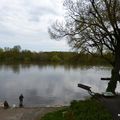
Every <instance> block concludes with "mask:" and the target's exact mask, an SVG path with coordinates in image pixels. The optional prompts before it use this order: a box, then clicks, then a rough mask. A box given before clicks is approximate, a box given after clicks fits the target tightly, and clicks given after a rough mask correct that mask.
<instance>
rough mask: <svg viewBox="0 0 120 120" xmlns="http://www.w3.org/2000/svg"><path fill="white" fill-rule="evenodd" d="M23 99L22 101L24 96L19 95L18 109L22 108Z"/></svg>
mask: <svg viewBox="0 0 120 120" xmlns="http://www.w3.org/2000/svg"><path fill="white" fill-rule="evenodd" d="M23 99H24V96H23V95H22V94H21V95H20V96H19V101H20V103H19V107H23Z"/></svg>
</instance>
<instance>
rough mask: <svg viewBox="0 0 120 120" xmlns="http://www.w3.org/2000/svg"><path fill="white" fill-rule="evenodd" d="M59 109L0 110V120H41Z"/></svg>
mask: <svg viewBox="0 0 120 120" xmlns="http://www.w3.org/2000/svg"><path fill="white" fill-rule="evenodd" d="M58 109H60V108H59V107H57V108H55V107H48V108H45V107H43V108H14V109H12V108H9V109H3V108H0V120H36V119H37V118H38V116H39V118H41V117H42V116H44V115H45V114H46V113H48V112H52V111H55V110H58Z"/></svg>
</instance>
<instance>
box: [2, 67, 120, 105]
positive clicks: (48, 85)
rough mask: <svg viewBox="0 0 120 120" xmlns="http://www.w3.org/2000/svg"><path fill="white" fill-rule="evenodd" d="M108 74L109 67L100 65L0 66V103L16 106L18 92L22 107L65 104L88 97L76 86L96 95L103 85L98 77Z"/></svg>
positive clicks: (102, 88) (103, 87)
mask: <svg viewBox="0 0 120 120" xmlns="http://www.w3.org/2000/svg"><path fill="white" fill-rule="evenodd" d="M110 73H111V72H110V67H102V66H101V67H95V66H94V67H85V66H81V67H80V66H79V67H70V66H52V65H42V66H41V65H0V101H4V100H7V101H8V102H9V103H10V104H17V105H18V102H19V101H18V97H19V95H20V94H21V93H22V94H23V95H24V97H25V98H24V104H25V106H56V105H69V103H70V101H71V100H74V99H76V100H79V99H85V98H87V97H89V94H88V93H87V91H85V90H82V89H80V88H78V87H77V84H78V83H83V84H86V85H89V86H92V90H93V91H95V92H99V93H100V92H103V91H105V88H106V86H107V82H106V81H101V80H100V78H101V77H109V76H110ZM117 90H118V91H119V88H117Z"/></svg>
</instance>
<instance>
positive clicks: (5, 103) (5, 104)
mask: <svg viewBox="0 0 120 120" xmlns="http://www.w3.org/2000/svg"><path fill="white" fill-rule="evenodd" d="M7 108H9V104H8V102H7V101H6V100H5V101H4V109H7Z"/></svg>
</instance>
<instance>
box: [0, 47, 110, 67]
mask: <svg viewBox="0 0 120 120" xmlns="http://www.w3.org/2000/svg"><path fill="white" fill-rule="evenodd" d="M104 56H105V57H106V58H108V59H112V55H111V54H110V53H105V54H104ZM12 62H13V63H59V64H85V65H88V64H90V65H108V63H107V62H106V61H105V60H104V59H102V58H101V57H100V55H99V54H98V53H94V55H90V54H85V53H78V52H31V51H29V50H21V47H20V46H19V45H16V46H14V47H13V48H8V47H6V48H4V49H2V48H0V63H12Z"/></svg>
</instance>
